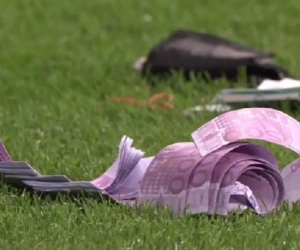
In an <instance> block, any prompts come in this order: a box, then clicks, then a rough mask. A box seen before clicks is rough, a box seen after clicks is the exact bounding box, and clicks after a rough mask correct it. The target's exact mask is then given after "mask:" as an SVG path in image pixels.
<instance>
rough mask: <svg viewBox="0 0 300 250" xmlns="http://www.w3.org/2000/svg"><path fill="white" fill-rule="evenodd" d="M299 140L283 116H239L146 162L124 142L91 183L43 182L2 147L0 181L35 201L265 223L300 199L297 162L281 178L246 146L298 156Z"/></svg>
mask: <svg viewBox="0 0 300 250" xmlns="http://www.w3.org/2000/svg"><path fill="white" fill-rule="evenodd" d="M297 131H299V132H297ZM297 133H300V123H299V122H298V121H297V120H295V119H294V118H292V117H290V116H289V115H287V114H285V113H283V112H281V111H278V110H274V109H269V108H245V109H239V110H235V111H229V112H227V113H224V114H222V115H220V116H218V117H216V118H214V119H213V120H211V121H210V122H208V123H206V124H204V125H203V126H201V127H200V128H198V129H197V130H196V131H195V132H193V133H192V136H191V137H192V141H191V142H178V143H175V144H172V145H168V146H166V147H165V148H163V149H162V150H161V151H159V152H158V154H157V155H155V156H152V157H144V152H143V151H141V150H139V149H136V148H134V147H133V146H132V143H133V140H132V139H131V138H129V137H127V136H124V137H123V138H122V139H121V142H120V145H119V154H118V156H117V158H116V159H115V161H114V163H113V164H112V165H111V166H110V167H109V168H108V170H107V171H106V172H105V173H104V174H102V175H101V176H100V177H99V178H97V179H95V180H93V181H72V180H70V179H69V178H67V177H66V176H62V175H50V176H49V175H48V176H47V175H41V174H39V173H38V172H37V171H35V170H34V169H33V168H32V167H31V166H30V165H29V164H28V163H27V162H18V161H12V160H11V158H10V156H9V154H8V153H7V151H6V149H5V147H4V145H3V144H1V149H0V160H1V162H0V173H1V174H2V176H3V181H4V182H5V183H6V184H8V185H11V186H13V187H16V188H18V189H28V190H32V192H33V193H37V194H39V193H42V194H57V193H68V194H72V193H76V192H77V193H78V192H82V191H85V192H88V193H91V194H93V195H98V196H101V197H104V196H107V197H109V198H110V199H113V200H114V201H116V202H117V203H120V204H124V205H131V206H134V205H141V204H144V203H147V204H151V205H153V206H155V207H157V206H168V207H170V209H171V210H172V212H173V213H174V214H177V215H181V214H198V213H205V214H220V215H227V214H228V213H229V212H232V211H236V210H237V209H240V210H245V209H251V210H253V211H254V212H255V213H256V214H260V215H267V214H269V213H270V212H272V211H274V209H276V208H278V207H280V205H281V204H282V203H283V202H284V201H286V202H288V203H289V204H292V203H293V202H297V201H298V200H299V199H300V171H299V168H300V158H299V159H296V160H295V161H294V162H292V163H290V164H289V165H288V166H286V167H285V168H283V170H282V171H280V170H279V166H278V162H277V160H276V158H275V156H274V155H273V154H272V152H270V151H269V150H268V149H266V148H265V147H263V146H260V145H258V144H253V143H250V142H247V141H245V140H247V139H258V140H263V141H267V142H271V143H275V144H278V145H281V146H283V147H286V148H289V149H291V150H293V151H295V152H296V153H298V154H300V139H298V136H297ZM299 137H300V136H299Z"/></svg>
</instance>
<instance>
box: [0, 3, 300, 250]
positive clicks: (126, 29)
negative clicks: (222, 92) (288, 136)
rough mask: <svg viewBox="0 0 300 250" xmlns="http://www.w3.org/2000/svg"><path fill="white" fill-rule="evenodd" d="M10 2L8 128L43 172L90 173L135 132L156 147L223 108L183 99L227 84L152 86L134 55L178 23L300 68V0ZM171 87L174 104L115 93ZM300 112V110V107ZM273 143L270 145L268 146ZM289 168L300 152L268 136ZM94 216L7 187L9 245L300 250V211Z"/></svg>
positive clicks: (5, 53) (0, 124) (143, 143)
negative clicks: (139, 103) (155, 107)
mask: <svg viewBox="0 0 300 250" xmlns="http://www.w3.org/2000/svg"><path fill="white" fill-rule="evenodd" d="M0 3H1V12H0V40H1V42H0V46H1V53H0V81H1V82H0V100H1V104H0V131H1V139H2V140H3V142H4V144H5V146H6V148H7V149H8V151H9V153H10V154H11V156H12V158H13V159H14V160H26V161H28V162H29V163H30V164H31V165H32V166H34V167H35V168H36V169H37V170H38V171H39V172H40V173H44V174H66V175H67V176H69V177H70V178H72V179H74V180H91V179H93V178H95V177H96V176H98V175H100V173H102V172H103V171H104V170H105V169H106V168H107V167H108V166H110V164H111V163H112V162H113V160H114V158H115V156H116V154H117V145H118V143H119V141H120V139H121V137H122V136H123V135H124V134H126V135H128V136H130V137H132V138H133V139H134V140H135V146H136V147H138V148H141V149H143V150H145V151H146V154H147V155H148V156H150V155H153V154H155V153H157V152H158V151H159V150H160V149H161V148H163V147H164V146H166V145H168V144H170V143H174V142H178V141H190V140H191V137H190V134H191V133H192V132H193V131H194V130H195V129H197V128H198V127H199V126H201V124H203V123H204V122H206V121H208V120H209V119H211V118H213V115H212V114H209V113H207V114H205V113H204V114H202V115H198V116H195V117H192V118H189V119H187V118H185V117H184V116H183V115H182V109H183V108H185V107H189V106H192V105H197V104H200V103H201V102H202V103H203V102H205V101H207V100H208V99H209V98H210V97H212V96H213V95H214V94H215V93H216V92H217V90H218V88H220V86H221V85H222V84H223V83H219V84H217V83H216V84H214V85H213V84H211V85H210V86H208V87H199V86H200V84H199V83H196V82H194V83H191V84H189V85H188V86H187V87H185V86H184V85H182V84H180V82H181V81H180V80H178V79H177V80H176V79H173V80H172V81H171V84H173V85H176V86H177V87H176V88H172V89H171V88H168V87H163V84H161V86H160V87H157V88H155V89H151V88H149V87H147V85H146V84H145V82H144V81H143V80H141V79H140V77H139V76H138V75H137V74H136V73H135V72H133V70H132V64H133V62H134V61H135V59H137V58H138V57H140V56H143V55H144V54H146V53H147V51H148V50H149V49H150V48H151V47H152V46H153V45H154V44H155V43H156V42H158V41H159V40H160V39H162V38H163V37H165V36H167V35H168V33H169V32H171V31H172V30H174V29H177V28H189V29H193V30H202V31H207V32H212V33H214V34H217V35H220V36H223V37H225V38H229V39H233V40H236V41H239V42H241V43H246V44H249V45H251V46H255V47H257V48H261V49H265V50H270V51H276V52H277V53H278V54H279V56H278V62H279V63H281V64H283V65H284V66H286V67H287V68H289V69H290V70H291V71H292V72H293V73H295V74H296V75H297V70H298V64H299V62H300V58H299V57H298V51H299V43H300V36H299V28H300V22H299V20H298V19H297V18H296V17H297V16H298V14H299V12H300V4H299V1H296V0H288V1H279V0H277V1H273V2H271V1H266V0H260V1H258V0H253V1H249V2H247V1H243V2H242V1H239V0H232V1H227V3H225V2H224V3H222V2H220V1H217V0H210V1H206V2H205V3H204V1H202V2H201V1H196V0H190V1H179V0H173V1H171V2H170V1H163V0H152V1H145V0H142V1H133V0H126V1H108V0H89V1H80V0H64V1H58V0H52V1H38V0H28V1H5V0H1V1H0ZM160 91H167V92H168V93H173V94H174V96H175V99H174V104H175V109H174V111H172V112H160V111H149V110H147V109H143V108H137V107H132V106H129V105H124V104H117V103H109V102H108V101H107V99H108V98H109V97H112V96H130V97H134V98H137V99H139V100H147V98H149V97H150V96H151V95H152V94H154V93H157V92H160ZM299 117H300V116H299ZM268 146H269V145H268ZM269 148H271V150H273V152H274V153H275V154H276V156H277V157H278V159H279V161H280V164H281V166H284V165H285V164H287V163H288V162H290V161H291V160H292V159H294V158H295V157H296V156H295V154H292V153H291V152H290V151H288V150H283V149H282V148H280V147H277V146H273V145H271V146H269ZM84 207H85V214H84V213H82V210H81V209H79V208H78V207H77V206H76V205H74V204H72V203H69V202H65V203H63V204H61V203H59V202H47V201H40V200H35V201H33V202H32V201H31V200H30V199H29V197H28V196H27V195H23V197H19V196H17V195H14V194H13V193H12V192H8V191H7V190H6V187H3V188H2V190H1V196H0V210H1V213H0V232H1V234H0V246H1V247H0V249H1V250H5V249H9V250H11V249H23V250H24V249H39V250H42V249H72V250H75V249H78V250H82V249H112V250H113V249H145V250H146V249H166V250H167V249H220V250H221V249H228V250H229V249H230V250H231V249H232V250H233V249H262V250H265V249H299V247H300V240H299V238H298V235H299V233H300V226H299V215H300V210H299V209H298V208H295V209H294V210H293V211H292V212H290V211H287V210H285V209H282V210H281V211H279V212H276V213H274V214H272V215H270V216H269V217H268V218H267V219H262V218H258V217H255V216H254V215H252V214H251V213H247V214H246V215H245V216H244V217H243V218H239V219H238V218H236V217H235V216H229V217H228V218H226V219H218V218H217V219H208V218H206V217H198V218H194V217H193V218H192V217H178V218H172V216H170V214H169V213H168V212H167V211H165V212H164V211H163V212H159V213H158V212H156V211H155V210H153V209H145V210H143V211H137V210H135V209H132V208H126V207H118V206H112V205H110V204H106V203H104V204H101V205H99V204H97V203H96V202H94V201H91V200H88V201H86V203H85V205H84Z"/></svg>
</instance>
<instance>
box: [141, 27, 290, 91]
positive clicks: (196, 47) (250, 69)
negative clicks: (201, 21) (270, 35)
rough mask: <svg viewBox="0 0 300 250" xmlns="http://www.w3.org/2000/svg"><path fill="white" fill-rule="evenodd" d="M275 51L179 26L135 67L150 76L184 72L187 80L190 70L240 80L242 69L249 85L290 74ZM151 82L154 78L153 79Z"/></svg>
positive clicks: (207, 77)
mask: <svg viewBox="0 0 300 250" xmlns="http://www.w3.org/2000/svg"><path fill="white" fill-rule="evenodd" d="M274 57H275V54H274V53H272V52H265V51H260V50H257V49H254V48H251V47H248V46H245V45H241V44H238V43H236V42H232V41H229V40H226V39H223V38H220V37H217V36H214V35H211V34H206V33H197V32H194V31H188V30H177V31H175V32H173V33H171V34H170V36H169V37H168V38H166V39H165V40H163V41H161V42H160V43H159V44H157V45H156V46H154V47H153V48H152V49H151V51H150V52H149V54H148V56H147V57H146V58H141V59H140V60H138V61H137V62H136V64H135V69H136V70H138V71H140V72H141V74H142V76H145V77H147V78H148V79H150V78H153V76H163V77H166V76H169V75H170V73H171V72H176V71H177V72H182V73H183V76H184V78H185V79H186V80H189V79H191V74H192V73H193V74H196V75H201V78H202V79H203V80H205V81H211V80H215V79H219V78H223V77H224V78H226V79H227V80H228V81H230V82H237V81H238V80H239V76H240V75H241V70H244V72H245V73H246V74H245V76H246V80H247V83H248V85H249V86H252V87H253V86H257V85H258V84H259V83H260V82H261V81H262V80H264V79H271V80H281V79H283V78H286V77H290V78H291V75H290V73H289V72H288V70H287V69H285V68H283V67H281V66H280V65H278V64H276V63H275V62H274V61H273V59H274ZM151 82H152V81H151Z"/></svg>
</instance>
